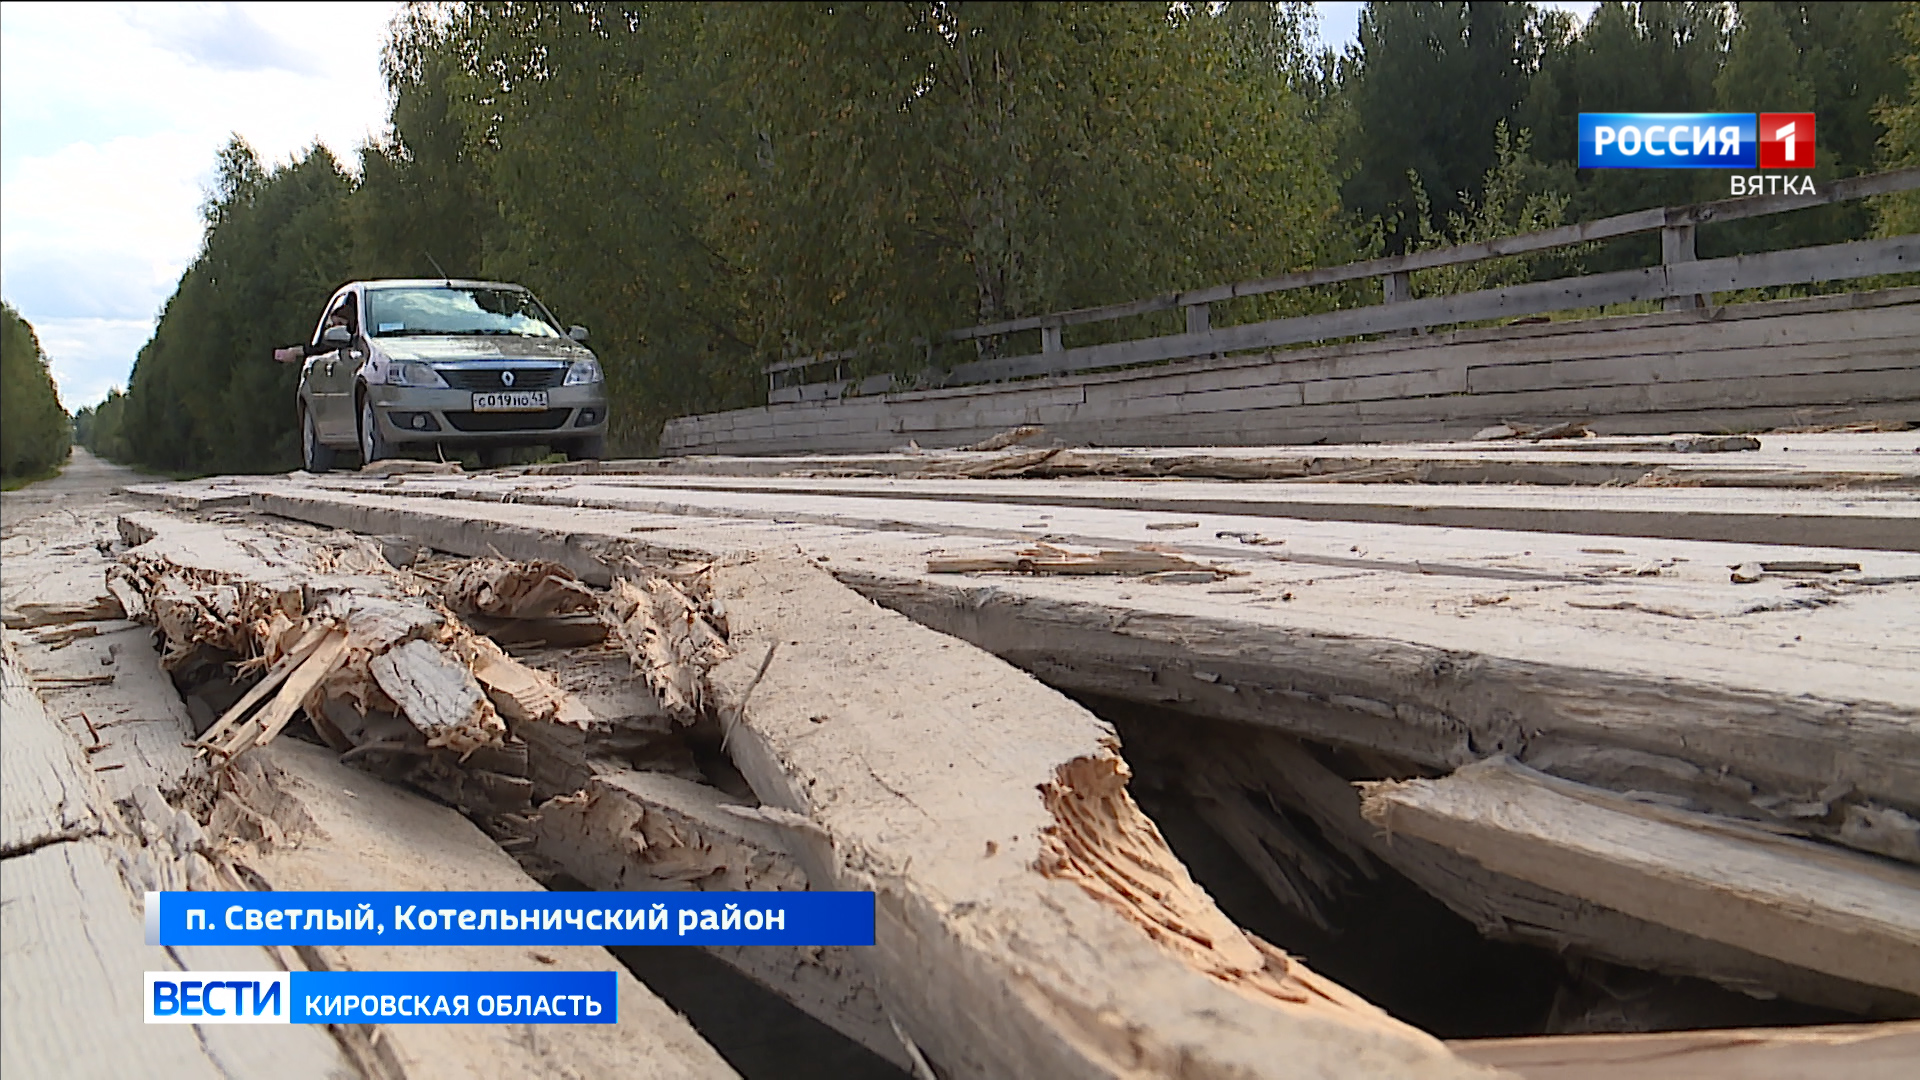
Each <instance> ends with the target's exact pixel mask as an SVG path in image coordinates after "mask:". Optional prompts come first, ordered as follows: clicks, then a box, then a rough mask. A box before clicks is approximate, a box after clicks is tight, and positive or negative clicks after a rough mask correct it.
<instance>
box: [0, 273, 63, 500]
mask: <svg viewBox="0 0 1920 1080" xmlns="http://www.w3.org/2000/svg"><path fill="white" fill-rule="evenodd" d="M72 442H73V423H72V421H71V419H70V418H69V417H68V416H67V411H66V410H65V409H63V408H61V407H60V395H59V393H58V391H57V390H56V389H55V387H54V384H53V375H52V373H51V372H49V371H48V370H47V357H46V354H45V353H44V352H42V351H41V349H40V338H39V335H37V334H35V333H34V332H33V326H32V325H31V324H29V323H28V322H27V321H26V320H25V319H23V318H21V317H20V313H19V312H18V311H15V310H14V309H13V305H12V304H8V303H3V302H0V478H4V479H6V480H26V479H31V478H37V477H39V476H42V475H45V474H46V473H49V472H52V471H53V470H54V469H55V468H57V467H59V466H60V465H61V464H62V463H63V462H65V461H66V460H67V451H68V448H69V447H70V446H71V445H72Z"/></svg>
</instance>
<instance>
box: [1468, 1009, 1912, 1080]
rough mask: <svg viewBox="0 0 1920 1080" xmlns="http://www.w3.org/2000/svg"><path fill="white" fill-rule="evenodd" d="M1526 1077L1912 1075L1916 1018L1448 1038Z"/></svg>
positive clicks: (1798, 1079) (1803, 1079)
mask: <svg viewBox="0 0 1920 1080" xmlns="http://www.w3.org/2000/svg"><path fill="white" fill-rule="evenodd" d="M1448 1045H1449V1046H1451V1047H1453V1051H1454V1052H1455V1053H1457V1054H1459V1055H1460V1056H1462V1057H1464V1058H1467V1059H1469V1060H1471V1061H1479V1062H1483V1063H1485V1064H1488V1065H1492V1066H1494V1067H1496V1068H1500V1069H1505V1070H1507V1071H1508V1072H1511V1073H1513V1074H1514V1075H1517V1076H1519V1077H1522V1078H1523V1080H1668V1078H1670V1077H1675V1076H1686V1077H1687V1078H1688V1080H1823V1078H1825V1077H1840V1076H1844V1077H1847V1078H1848V1080H1909V1078H1910V1077H1912V1075H1913V1070H1914V1066H1915V1065H1916V1064H1920V1021H1906V1022H1894V1023H1884V1024H1845V1025H1833V1026H1830V1027H1803V1028H1737V1029H1732V1030H1722V1031H1674V1032H1660V1033H1657V1034H1647V1035H1550V1036H1539V1037H1535V1038H1520V1039H1469V1040H1461V1041H1458V1042H1453V1043H1449V1044H1448Z"/></svg>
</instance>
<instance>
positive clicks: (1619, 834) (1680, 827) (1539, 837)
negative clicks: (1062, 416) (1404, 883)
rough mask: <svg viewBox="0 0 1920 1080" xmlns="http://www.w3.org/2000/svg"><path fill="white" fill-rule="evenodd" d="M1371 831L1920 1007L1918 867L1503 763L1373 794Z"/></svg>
mask: <svg viewBox="0 0 1920 1080" xmlns="http://www.w3.org/2000/svg"><path fill="white" fill-rule="evenodd" d="M1362 813H1363V814H1364V815H1365V816H1366V818H1367V820H1368V821H1370V822H1372V823H1373V824H1375V825H1377V826H1379V827H1380V828H1382V829H1385V830H1387V831H1388V832H1389V833H1392V834H1400V835H1407V836H1413V837H1417V838H1419V839H1422V840H1425V841H1427V842H1429V843H1432V844H1437V845H1439V846H1441V847H1444V848H1447V849H1448V850H1451V851H1455V852H1458V853H1460V854H1461V855H1464V856H1466V857H1467V858H1470V859H1472V860H1473V861H1474V862H1476V863H1479V864H1480V865H1482V866H1484V867H1486V868H1487V869H1489V870H1492V871H1495V872H1497V873H1501V874H1505V875H1508V876H1510V877H1515V878H1518V879H1520V880H1522V881H1528V882H1532V883H1534V884H1536V885H1540V886H1542V887H1544V888H1547V889H1551V890H1553V891H1555V892H1559V893H1562V894H1564V895H1567V896H1572V897H1576V898H1579V899H1582V900H1586V901H1588V902H1591V903H1593V904H1596V905H1600V906H1602V907H1606V908H1609V909H1612V910H1615V911H1619V912H1622V913H1625V914H1627V915H1630V916H1633V917H1634V918H1638V919H1643V920H1646V921H1648V922H1652V923H1656V924H1658V925H1661V926H1667V927H1671V928H1673V929H1675V930H1678V931H1680V932H1682V933H1686V934H1691V935H1694V936H1696V937H1700V938H1704V939H1706V940H1709V941H1717V942H1722V943H1724V944H1727V945H1731V946H1734V947H1736V948H1740V949H1743V950H1746V951H1748V952H1751V953H1754V954H1755V955H1758V956H1764V957H1770V958H1772V959H1775V960H1779V961H1781V962H1783V963H1788V964H1793V965H1795V966H1798V967H1804V968H1807V969H1808V970H1811V971H1818V972H1823V973H1825V974H1828V975H1831V976H1835V977H1839V978H1845V979H1850V980H1853V981H1856V982H1862V983H1867V984H1869V985H1873V986H1881V987H1886V988H1888V989H1890V990H1894V991H1898V992H1900V993H1903V994H1906V995H1908V996H1910V997H1913V998H1915V999H1916V1000H1920V870H1916V869H1914V868H1913V867H1910V866H1901V865H1899V864H1897V863H1891V862H1886V861H1884V860H1880V859H1875V858H1872V857H1870V856H1865V855H1856V854H1852V853H1849V852H1844V851H1840V850H1837V849H1834V848H1831V847H1826V846H1823V845H1818V844H1812V843H1808V842H1806V841H1804V840H1798V839H1795V838H1791V837H1784V836H1777V835H1773V834H1770V833H1767V832H1763V831H1762V830H1760V829H1757V828H1754V827H1752V826H1750V825H1747V824H1745V823H1735V822H1731V821H1727V820H1725V819H1716V818H1714V817H1711V816H1708V815H1699V814H1688V813H1685V812H1683V811H1676V810H1671V809H1668V808H1665V807H1661V806H1658V805H1656V804H1647V803H1638V802H1634V801H1632V800H1629V799H1626V798H1623V797H1621V796H1618V795H1614V794H1612V793H1610V792H1602V791H1599V790H1597V789H1594V788H1589V787H1585V786H1583V785H1579V784H1574V783H1571V782H1569V781H1565V780H1557V779H1555V778H1552V777H1549V776H1546V775H1545V774H1542V773H1538V772H1535V771H1534V770H1531V769H1527V768H1525V767H1523V766H1519V765H1517V764H1515V763H1513V762H1511V761H1508V760H1505V759H1494V760H1489V761H1485V762H1480V763H1478V764H1474V765H1470V766H1467V767H1465V768H1463V769H1461V770H1459V771H1457V772H1455V773H1454V774H1453V775H1451V776H1449V777H1446V778H1443V779H1439V780H1410V781H1405V782H1391V781H1387V782H1381V783H1378V784H1374V785H1371V786H1370V788H1369V789H1368V791H1367V793H1366V797H1365V801H1364V802H1363V804H1362Z"/></svg>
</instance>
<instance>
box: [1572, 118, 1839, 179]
mask: <svg viewBox="0 0 1920 1080" xmlns="http://www.w3.org/2000/svg"><path fill="white" fill-rule="evenodd" d="M1813 136H1814V120H1813V114H1812V113H1581V114H1580V167H1581V168H1583V169H1754V168H1760V169H1811V168H1813V166H1814V150H1813V145H1814V142H1813ZM1732 188H1733V190H1732V193H1733V194H1735V195H1763V194H1782V193H1785V194H1804V195H1811V194H1813V193H1814V192H1813V178H1812V177H1811V176H1808V175H1806V174H1804V173H1802V174H1799V175H1786V176H1779V175H1776V176H1761V175H1754V176H1735V177H1733V178H1732Z"/></svg>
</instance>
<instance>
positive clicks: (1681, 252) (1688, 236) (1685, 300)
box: [1660, 225, 1707, 311]
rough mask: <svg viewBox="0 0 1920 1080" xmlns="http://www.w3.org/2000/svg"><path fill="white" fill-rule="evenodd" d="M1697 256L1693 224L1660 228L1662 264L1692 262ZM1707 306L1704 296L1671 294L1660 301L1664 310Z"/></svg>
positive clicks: (1682, 309) (1687, 309)
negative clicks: (1694, 247)
mask: <svg viewBox="0 0 1920 1080" xmlns="http://www.w3.org/2000/svg"><path fill="white" fill-rule="evenodd" d="M1696 257H1697V256H1696V255H1695V254H1694V249H1693V226H1691V225H1668V226H1666V227H1664V228H1662V229H1661V230H1660V265H1662V266H1673V265H1675V264H1678V263H1690V262H1692V261H1694V259H1695V258H1696ZM1706 306H1707V298H1706V297H1704V296H1697V295H1696V296H1669V297H1667V298H1666V299H1665V300H1663V301H1661V302H1660V309H1661V310H1662V311H1690V310H1692V309H1694V308H1703V307H1706Z"/></svg>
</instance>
